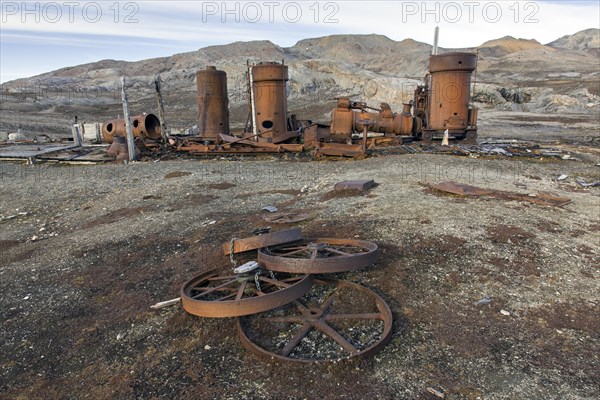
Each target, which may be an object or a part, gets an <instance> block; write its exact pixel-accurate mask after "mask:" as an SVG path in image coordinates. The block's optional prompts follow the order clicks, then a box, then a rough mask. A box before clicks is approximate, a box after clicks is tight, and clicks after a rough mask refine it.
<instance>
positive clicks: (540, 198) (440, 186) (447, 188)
mask: <svg viewBox="0 0 600 400" xmlns="http://www.w3.org/2000/svg"><path fill="white" fill-rule="evenodd" d="M429 187H430V188H432V189H435V190H439V191H441V192H446V193H451V194H456V195H459V196H472V197H476V196H490V197H493V198H496V199H503V200H518V201H526V202H529V203H534V204H539V205H542V206H552V207H562V206H565V205H567V204H569V203H571V199H569V198H566V197H556V196H552V195H548V194H543V193H538V194H535V195H531V194H523V193H516V192H507V191H503V190H494V189H483V188H479V187H476V186H471V185H466V184H462V183H456V182H440V183H436V184H431V185H429Z"/></svg>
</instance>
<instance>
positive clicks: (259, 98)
mask: <svg viewBox="0 0 600 400" xmlns="http://www.w3.org/2000/svg"><path fill="white" fill-rule="evenodd" d="M251 74H252V78H251V81H252V91H253V93H252V95H253V98H254V100H253V101H254V112H255V118H256V121H255V123H256V132H257V133H261V132H265V134H264V135H260V136H259V140H265V139H267V140H268V138H269V137H273V136H277V135H278V134H284V133H286V132H287V92H286V82H287V81H288V80H289V77H288V67H287V65H283V64H279V63H277V62H261V63H259V64H257V65H254V66H252V67H251Z"/></svg>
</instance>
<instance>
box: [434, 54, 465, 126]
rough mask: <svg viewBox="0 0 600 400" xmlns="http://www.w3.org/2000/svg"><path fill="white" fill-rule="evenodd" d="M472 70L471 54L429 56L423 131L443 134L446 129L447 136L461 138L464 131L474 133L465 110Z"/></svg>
mask: <svg viewBox="0 0 600 400" xmlns="http://www.w3.org/2000/svg"><path fill="white" fill-rule="evenodd" d="M476 68H477V55H476V54H473V53H446V54H440V55H432V56H431V57H430V59H429V73H430V77H429V85H427V86H428V90H429V93H428V95H429V96H428V115H427V118H426V125H427V127H426V128H425V130H426V131H430V132H443V131H445V130H446V129H448V130H449V131H450V133H455V134H463V135H466V134H467V133H468V132H467V131H473V130H475V131H476V129H477V128H476V122H475V121H474V120H473V112H472V111H470V107H469V103H470V101H471V75H472V73H473V71H475V69H476ZM470 117H471V118H470ZM473 124H475V126H473Z"/></svg>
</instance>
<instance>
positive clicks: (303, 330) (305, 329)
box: [281, 322, 313, 357]
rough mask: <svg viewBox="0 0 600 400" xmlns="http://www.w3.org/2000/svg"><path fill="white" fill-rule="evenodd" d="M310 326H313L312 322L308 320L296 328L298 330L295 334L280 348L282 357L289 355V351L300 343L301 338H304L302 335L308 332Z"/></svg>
mask: <svg viewBox="0 0 600 400" xmlns="http://www.w3.org/2000/svg"><path fill="white" fill-rule="evenodd" d="M312 327H313V326H312V324H310V323H308V322H306V323H304V325H302V327H301V328H300V329H299V330H298V332H296V335H294V337H293V338H292V340H290V341H289V342H287V344H286V345H285V346H284V347H283V349H281V355H282V356H284V357H287V356H289V355H290V353H291V352H292V350H294V349H295V348H296V346H298V345H299V344H300V342H301V341H302V339H304V337H305V336H306V335H307V334H308V332H310V330H311V329H312Z"/></svg>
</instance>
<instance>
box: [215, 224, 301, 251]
mask: <svg viewBox="0 0 600 400" xmlns="http://www.w3.org/2000/svg"><path fill="white" fill-rule="evenodd" d="M297 240H302V231H301V230H300V228H294V229H287V230H284V231H277V232H270V233H265V234H263V235H258V236H251V237H247V238H243V239H235V240H234V241H233V252H234V253H242V252H244V251H249V250H256V249H260V248H261V247H267V246H274V245H277V244H283V243H289V242H295V241H297ZM231 247H232V246H231V242H228V243H223V254H225V255H229V254H230V253H231Z"/></svg>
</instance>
